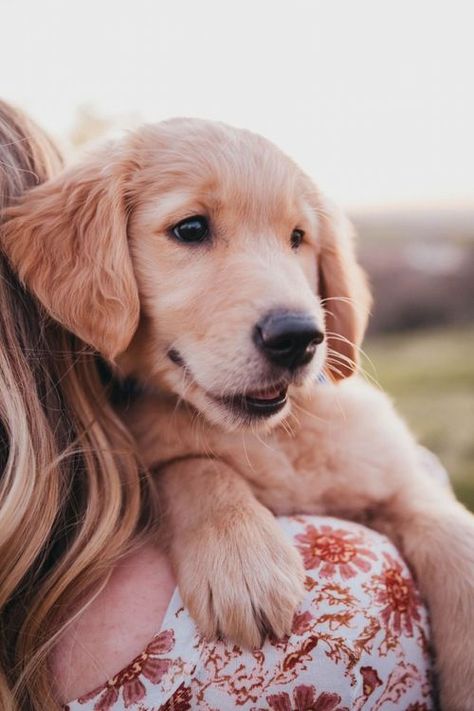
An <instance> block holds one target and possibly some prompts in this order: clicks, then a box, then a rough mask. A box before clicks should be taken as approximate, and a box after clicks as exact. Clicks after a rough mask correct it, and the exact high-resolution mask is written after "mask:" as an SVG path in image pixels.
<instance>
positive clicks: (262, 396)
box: [245, 386, 283, 400]
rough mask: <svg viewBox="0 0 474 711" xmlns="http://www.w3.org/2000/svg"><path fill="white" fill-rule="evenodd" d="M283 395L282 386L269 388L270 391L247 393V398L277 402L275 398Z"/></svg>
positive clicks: (251, 391)
mask: <svg viewBox="0 0 474 711" xmlns="http://www.w3.org/2000/svg"><path fill="white" fill-rule="evenodd" d="M282 394H283V388H282V387H281V386H280V387H275V388H268V390H250V391H248V392H246V393H245V396H246V397H250V398H253V399H255V400H275V398H277V397H280V395H282Z"/></svg>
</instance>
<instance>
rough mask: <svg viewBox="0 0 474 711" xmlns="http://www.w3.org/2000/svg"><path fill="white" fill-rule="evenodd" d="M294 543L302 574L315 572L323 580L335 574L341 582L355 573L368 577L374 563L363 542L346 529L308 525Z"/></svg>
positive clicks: (372, 556)
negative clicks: (303, 567)
mask: <svg viewBox="0 0 474 711" xmlns="http://www.w3.org/2000/svg"><path fill="white" fill-rule="evenodd" d="M296 540H297V541H298V542H299V544H300V545H299V546H298V549H299V551H300V553H301V555H302V556H303V561H304V564H305V568H306V570H316V569H318V568H319V574H320V575H321V577H323V578H331V577H333V576H334V575H335V574H336V572H339V574H340V576H341V577H342V578H343V579H344V580H349V578H354V577H355V576H356V575H357V572H358V570H361V571H362V572H364V573H368V572H369V570H370V568H371V561H375V560H377V558H376V556H375V554H374V553H373V551H371V550H370V549H369V548H367V547H366V546H365V545H363V538H362V537H361V536H360V535H358V533H356V534H354V532H351V531H348V530H347V529H342V528H332V527H331V526H327V525H322V526H320V528H319V529H317V528H315V527H314V526H311V525H310V526H306V531H305V533H301V534H299V535H298V536H296Z"/></svg>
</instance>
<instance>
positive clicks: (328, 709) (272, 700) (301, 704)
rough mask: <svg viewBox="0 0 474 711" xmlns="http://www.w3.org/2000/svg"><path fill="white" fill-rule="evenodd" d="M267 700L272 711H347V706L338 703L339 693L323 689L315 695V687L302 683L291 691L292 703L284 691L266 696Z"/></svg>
mask: <svg viewBox="0 0 474 711" xmlns="http://www.w3.org/2000/svg"><path fill="white" fill-rule="evenodd" d="M267 701H268V704H269V706H270V708H271V709H272V711H349V709H348V708H347V707H344V708H343V707H342V706H340V705H339V704H340V701H341V697H340V696H339V694H332V693H328V692H326V691H323V692H322V693H321V694H318V696H317V697H316V689H315V687H314V686H305V685H304V684H301V685H300V686H297V687H296V688H295V690H294V691H293V704H292V703H291V701H290V697H289V695H288V694H287V692H286V691H283V692H281V693H280V694H273V695H272V696H267Z"/></svg>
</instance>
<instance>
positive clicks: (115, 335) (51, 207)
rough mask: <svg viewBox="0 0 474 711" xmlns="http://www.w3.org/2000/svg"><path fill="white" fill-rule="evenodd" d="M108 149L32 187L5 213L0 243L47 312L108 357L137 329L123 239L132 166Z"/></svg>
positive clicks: (134, 288)
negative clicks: (127, 186) (128, 180)
mask: <svg viewBox="0 0 474 711" xmlns="http://www.w3.org/2000/svg"><path fill="white" fill-rule="evenodd" d="M121 156H122V152H121V151H119V152H118V151H117V149H116V148H115V147H109V148H108V149H107V150H103V151H102V152H101V153H100V154H98V155H97V156H96V157H94V158H89V159H88V160H87V161H86V162H84V163H83V164H81V165H79V166H76V167H73V168H71V169H69V170H67V171H66V172H65V173H63V174H62V175H61V176H59V177H57V178H55V179H53V180H50V181H49V182H47V183H44V184H43V185H41V186H39V187H38V188H34V189H33V190H31V191H30V192H28V193H27V194H26V195H25V196H24V197H23V198H22V199H21V202H20V203H18V204H17V205H15V206H14V207H12V208H10V209H9V210H8V211H7V213H6V222H5V223H4V225H2V228H1V230H0V244H1V247H2V249H3V250H4V252H5V253H6V255H7V257H8V259H9V260H10V262H11V264H12V266H13V268H14V269H15V270H16V271H17V273H18V275H19V277H20V279H21V281H22V282H23V283H24V284H25V285H26V286H27V288H28V289H29V290H30V291H32V292H33V293H34V294H35V295H36V297H37V298H38V299H39V301H40V302H41V303H42V304H43V306H44V308H45V309H46V311H47V312H48V313H49V314H50V315H51V316H52V317H53V318H54V319H56V320H57V321H59V322H60V323H61V324H62V325H63V326H65V327H66V328H67V329H69V330H70V331H72V332H73V333H75V334H76V335H78V336H79V337H80V338H81V339H82V340H84V341H85V342H86V343H89V344H90V345H92V346H93V347H94V348H95V349H96V350H98V351H99V352H100V353H102V354H103V355H104V356H105V357H106V358H108V359H110V360H112V359H113V358H114V357H115V356H116V355H118V354H119V353H121V352H122V351H124V350H125V349H126V347H127V346H128V344H129V343H130V340H131V338H132V336H133V334H134V332H135V330H136V328H137V325H138V317H139V299H138V290H137V285H136V282H135V277H134V274H133V270H132V263H131V259H130V254H129V250H128V243H127V205H126V184H127V178H128V175H129V173H130V171H131V166H130V165H128V164H127V163H126V162H125V159H124V158H123V157H121Z"/></svg>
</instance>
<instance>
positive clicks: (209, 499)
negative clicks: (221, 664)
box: [158, 458, 305, 647]
mask: <svg viewBox="0 0 474 711" xmlns="http://www.w3.org/2000/svg"><path fill="white" fill-rule="evenodd" d="M158 481H159V489H160V493H161V496H162V500H163V501H164V504H165V508H164V522H163V523H164V528H165V529H167V531H166V533H165V536H166V537H167V538H168V550H169V554H170V557H171V561H172V564H173V567H174V570H175V574H176V576H177V580H178V585H179V589H180V592H181V596H182V598H183V601H184V603H185V604H186V606H187V608H188V609H189V611H190V613H191V615H192V616H193V618H194V619H195V621H196V623H197V625H198V627H199V629H200V631H201V632H202V633H203V634H204V635H205V636H206V637H208V638H215V637H217V636H223V637H227V638H229V639H230V640H232V641H235V642H237V643H239V644H241V645H242V646H245V647H254V646H257V645H258V644H260V642H261V640H262V637H263V636H264V635H265V633H267V632H271V633H273V634H275V635H276V636H277V637H282V636H284V635H285V634H287V633H289V632H290V630H291V623H292V620H293V615H294V612H295V609H296V607H297V605H298V603H299V602H300V600H301V599H302V598H303V596H304V586H303V582H304V578H305V573H304V568H303V564H302V561H301V559H300V556H299V554H298V552H297V551H296V549H295V548H294V547H293V546H292V545H291V543H290V542H289V541H288V540H287V539H286V538H285V536H284V535H283V533H282V532H281V530H280V528H279V526H278V524H277V523H276V521H275V519H274V517H273V515H272V514H271V513H270V512H269V511H268V509H266V508H265V507H264V506H262V505H261V504H260V503H258V501H257V500H256V499H255V498H254V496H253V494H252V492H251V491H250V488H249V487H248V485H247V483H246V482H245V481H244V480H243V479H242V478H241V477H240V476H239V474H238V473H237V472H235V471H233V470H232V469H231V468H230V467H228V466H227V465H226V464H224V463H223V462H220V461H217V460H209V459H204V458H203V459H199V458H196V459H191V460H186V461H181V462H176V463H174V464H172V465H169V466H168V467H166V469H165V470H164V471H162V472H161V473H160V474H159V478H158Z"/></svg>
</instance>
